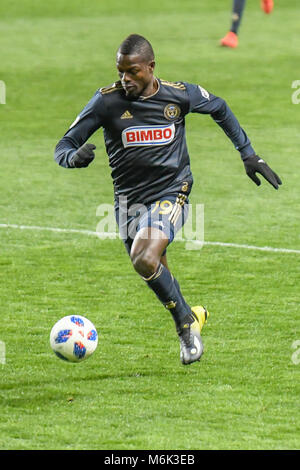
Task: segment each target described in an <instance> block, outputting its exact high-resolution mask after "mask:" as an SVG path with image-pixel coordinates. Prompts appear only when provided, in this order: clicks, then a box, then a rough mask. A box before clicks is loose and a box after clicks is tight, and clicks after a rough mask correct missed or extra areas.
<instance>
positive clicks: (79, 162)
mask: <svg viewBox="0 0 300 470" xmlns="http://www.w3.org/2000/svg"><path fill="white" fill-rule="evenodd" d="M95 148H96V145H94V144H84V145H82V147H80V148H79V149H78V150H77V152H75V153H74V154H73V155H72V157H71V159H70V162H69V165H70V167H71V168H82V167H85V166H89V164H90V163H91V162H92V161H93V160H94V158H95V154H94V150H95Z"/></svg>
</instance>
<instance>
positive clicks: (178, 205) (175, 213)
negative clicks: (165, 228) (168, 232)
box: [169, 193, 187, 225]
mask: <svg viewBox="0 0 300 470" xmlns="http://www.w3.org/2000/svg"><path fill="white" fill-rule="evenodd" d="M186 199H187V196H186V195H185V194H181V193H179V194H178V196H177V198H176V202H175V204H174V206H173V209H172V212H171V214H170V216H169V221H170V222H171V223H172V224H173V225H175V224H176V222H177V220H178V217H179V216H180V214H181V210H182V208H183V206H184V203H185V201H186Z"/></svg>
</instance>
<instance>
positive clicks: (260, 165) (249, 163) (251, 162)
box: [243, 155, 282, 189]
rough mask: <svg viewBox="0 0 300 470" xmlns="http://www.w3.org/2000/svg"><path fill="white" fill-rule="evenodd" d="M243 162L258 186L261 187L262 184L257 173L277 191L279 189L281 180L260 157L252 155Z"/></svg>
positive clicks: (248, 173)
mask: <svg viewBox="0 0 300 470" xmlns="http://www.w3.org/2000/svg"><path fill="white" fill-rule="evenodd" d="M243 162H244V165H245V170H246V173H247V175H248V176H249V178H251V179H252V181H254V183H255V184H257V186H260V184H261V182H260V180H259V179H258V177H257V176H256V174H255V173H260V174H261V175H262V176H263V177H264V178H266V180H267V181H268V182H269V183H270V184H271V185H272V186H273V187H274V188H275V189H278V185H279V184H282V182H281V179H280V178H279V176H278V175H276V173H275V171H273V170H271V168H270V167H269V166H268V165H267V164H266V162H265V161H264V160H263V159H262V158H260V157H259V156H258V155H251V156H250V157H247V158H245V159H244V160H243Z"/></svg>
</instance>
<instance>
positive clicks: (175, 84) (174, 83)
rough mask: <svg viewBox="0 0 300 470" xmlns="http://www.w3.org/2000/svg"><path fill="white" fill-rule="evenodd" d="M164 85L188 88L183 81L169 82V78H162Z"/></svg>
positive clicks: (182, 88)
mask: <svg viewBox="0 0 300 470" xmlns="http://www.w3.org/2000/svg"><path fill="white" fill-rule="evenodd" d="M160 82H161V84H162V85H165V86H171V87H172V88H176V89H177V90H186V86H185V85H184V84H183V83H181V82H168V80H160Z"/></svg>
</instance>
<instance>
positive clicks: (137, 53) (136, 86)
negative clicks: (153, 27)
mask: <svg viewBox="0 0 300 470" xmlns="http://www.w3.org/2000/svg"><path fill="white" fill-rule="evenodd" d="M154 67H155V61H154V52H153V49H152V46H151V44H150V42H149V41H147V39H145V38H144V37H143V36H140V35H139V34H131V35H130V36H128V37H127V38H126V39H125V40H124V41H123V42H122V44H121V45H120V47H119V49H118V51H117V69H118V72H119V77H120V80H121V83H122V86H123V88H124V90H125V92H126V95H127V96H129V97H133V98H135V97H138V96H140V95H142V94H143V92H145V90H146V89H147V88H149V87H150V86H151V85H152V83H153V71H154Z"/></svg>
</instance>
